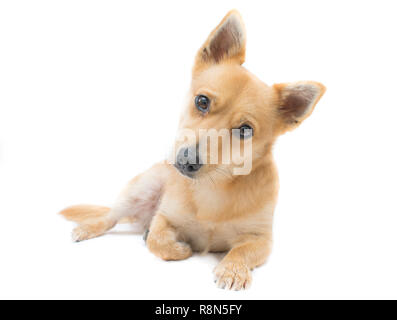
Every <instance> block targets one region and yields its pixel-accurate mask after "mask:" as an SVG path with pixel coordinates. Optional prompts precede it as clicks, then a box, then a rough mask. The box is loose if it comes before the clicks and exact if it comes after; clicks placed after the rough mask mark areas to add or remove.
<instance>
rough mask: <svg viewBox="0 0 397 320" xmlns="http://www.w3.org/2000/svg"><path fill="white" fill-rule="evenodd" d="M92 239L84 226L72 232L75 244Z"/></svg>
mask: <svg viewBox="0 0 397 320" xmlns="http://www.w3.org/2000/svg"><path fill="white" fill-rule="evenodd" d="M87 239H90V236H89V232H88V230H86V229H85V228H84V226H78V227H76V228H74V230H73V231H72V240H73V241H74V242H80V241H83V240H87Z"/></svg>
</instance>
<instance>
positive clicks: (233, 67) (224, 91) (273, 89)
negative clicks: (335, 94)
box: [174, 11, 325, 180]
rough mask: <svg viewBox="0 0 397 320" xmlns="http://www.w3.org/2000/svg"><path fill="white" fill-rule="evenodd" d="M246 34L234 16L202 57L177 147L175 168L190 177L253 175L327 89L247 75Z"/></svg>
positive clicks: (215, 33)
mask: <svg viewBox="0 0 397 320" xmlns="http://www.w3.org/2000/svg"><path fill="white" fill-rule="evenodd" d="M245 45H246V33H245V28H244V24H243V21H242V19H241V17H240V15H239V13H238V12H237V11H231V12H229V13H228V14H227V15H226V17H225V18H224V19H223V20H222V21H221V23H220V24H219V25H218V26H217V27H216V28H215V30H214V31H212V32H211V34H210V35H209V37H208V39H207V40H206V41H205V43H204V44H203V46H202V47H201V48H200V50H199V51H198V53H197V56H196V59H195V64H194V67H193V78H192V83H191V89H190V91H189V96H188V101H189V102H188V104H187V106H186V109H185V110H184V112H183V114H182V117H181V120H180V135H179V137H178V139H177V142H176V143H175V162H174V163H175V167H176V168H177V169H178V170H179V171H180V172H181V173H182V174H183V175H185V176H188V177H190V178H198V179H199V178H200V177H205V176H206V177H209V178H210V179H211V180H215V179H217V180H219V179H229V178H232V177H233V176H234V175H241V174H249V173H250V172H251V170H252V169H253V168H255V167H256V166H258V165H260V164H261V163H262V161H263V159H264V158H265V157H266V155H267V154H270V149H271V146H272V144H273V142H274V140H275V139H276V138H277V136H279V135H280V134H283V133H284V132H286V131H288V130H291V129H293V128H295V127H297V126H298V125H299V124H300V123H301V122H302V121H303V120H304V119H306V118H307V117H308V116H309V115H310V114H311V113H312V111H313V109H314V107H315V105H316V103H317V102H318V101H319V99H320V98H321V96H322V95H323V93H324V91H325V87H324V86H323V85H322V84H320V83H318V82H312V81H301V82H296V83H283V84H275V85H273V86H268V85H266V84H265V83H263V82H262V81H260V80H259V79H258V78H257V77H255V76H254V75H253V74H251V73H250V72H249V71H248V70H246V69H245V68H244V67H243V66H242V64H243V62H244V59H245Z"/></svg>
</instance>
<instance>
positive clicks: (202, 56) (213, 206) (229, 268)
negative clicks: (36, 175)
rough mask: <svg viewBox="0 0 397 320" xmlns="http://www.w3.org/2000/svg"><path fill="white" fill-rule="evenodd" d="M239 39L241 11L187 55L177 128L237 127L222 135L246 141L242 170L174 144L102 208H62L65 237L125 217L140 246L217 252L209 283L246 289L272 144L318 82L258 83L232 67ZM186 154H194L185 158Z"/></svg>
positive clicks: (169, 256) (268, 199)
mask: <svg viewBox="0 0 397 320" xmlns="http://www.w3.org/2000/svg"><path fill="white" fill-rule="evenodd" d="M245 44H246V34H245V29H244V25H243V22H242V20H241V17H240V15H239V14H238V12H236V11H231V12H229V13H228V14H227V15H226V17H225V18H224V19H223V20H222V22H221V23H220V24H219V25H218V26H217V27H216V29H215V30H214V31H213V32H212V33H211V34H210V35H209V37H208V39H207V41H206V42H205V43H204V45H203V46H202V47H201V49H200V50H199V52H198V54H197V56H196V59H195V64H194V68H193V78H192V84H191V89H190V92H189V103H188V104H187V106H186V110H185V111H184V112H183V115H182V118H181V121H180V128H181V129H191V130H192V131H194V132H197V131H198V130H199V129H216V130H221V129H227V130H229V131H231V130H232V129H237V130H238V132H239V134H237V135H236V134H235V133H233V134H232V135H231V140H232V141H234V142H236V141H239V143H240V144H242V143H243V142H245V141H250V142H251V146H252V152H251V153H250V154H249V155H247V156H246V160H247V159H248V160H249V161H251V163H252V169H251V171H250V172H249V174H245V175H244V174H243V175H235V174H234V173H233V172H234V171H233V170H234V169H235V168H236V167H238V165H237V164H234V163H226V164H225V163H218V164H216V163H215V164H214V163H210V164H202V162H203V161H199V160H200V158H202V157H206V156H204V155H203V154H202V150H201V149H200V150H199V149H198V146H199V145H200V144H201V143H202V140H200V139H197V140H196V142H195V143H194V144H186V142H183V141H182V142H181V141H179V142H177V143H176V153H177V156H176V161H175V164H174V165H172V164H170V163H169V162H167V161H164V162H162V163H158V164H156V165H154V166H153V167H152V168H151V169H149V170H148V171H146V172H144V173H143V174H141V175H139V176H137V177H136V178H134V179H133V180H132V181H131V182H130V183H129V184H128V186H127V187H126V188H125V190H124V191H123V192H122V194H121V196H120V197H119V199H118V200H117V201H116V203H115V205H114V206H113V207H112V208H106V207H99V206H85V205H83V206H73V207H70V208H67V209H65V210H64V211H62V212H61V214H62V215H64V216H65V217H66V218H67V219H69V220H72V221H75V222H78V223H79V226H78V227H77V228H76V229H74V231H73V239H74V240H75V241H81V240H86V239H90V238H94V237H98V236H100V235H103V234H104V233H105V232H106V231H107V230H109V229H111V228H112V227H113V226H115V225H116V224H117V223H118V222H120V221H121V220H126V219H129V220H130V221H132V222H134V223H139V224H140V225H141V226H142V227H143V230H144V229H147V228H149V230H150V231H149V234H148V237H147V246H148V248H149V250H150V251H151V252H153V253H154V254H155V255H156V256H158V257H160V258H162V259H164V260H182V259H186V258H188V257H190V256H191V255H192V251H200V252H206V251H211V252H221V251H227V254H226V256H225V257H224V258H223V260H222V261H221V262H220V263H219V265H218V266H217V267H216V268H215V271H214V273H215V276H216V281H217V284H218V286H219V287H221V288H228V289H235V290H239V289H243V288H247V287H248V286H249V285H250V283H251V270H252V269H253V268H255V267H257V266H259V265H261V264H263V263H264V262H265V261H266V259H267V257H268V256H269V254H270V251H271V247H272V220H273V211H274V208H275V205H276V200H277V193H278V177H277V171H276V167H275V165H274V162H273V158H272V146H273V144H274V142H275V140H276V138H277V137H278V136H279V135H281V134H283V133H284V132H286V131H288V130H291V129H293V128H295V127H297V126H298V125H299V124H300V123H301V122H302V121H303V120H304V119H306V118H307V117H308V116H309V115H310V114H311V113H312V111H313V109H314V107H315V105H316V103H317V102H318V101H319V99H320V98H321V96H322V95H323V93H324V92H325V87H324V86H323V85H322V84H320V83H318V82H311V81H302V82H297V83H287V84H276V85H273V86H272V87H269V86H267V85H266V84H264V83H263V82H261V81H260V80H259V79H258V78H256V77H255V76H254V75H252V74H251V73H250V72H249V71H247V70H246V69H245V68H244V67H242V66H241V65H242V63H243V62H244V59H245ZM235 131H236V130H233V132H235ZM230 143H231V142H230ZM225 145H226V142H225V143H222V145H219V146H218V148H217V149H216V150H218V151H219V150H221V149H220V148H221V147H224V146H225ZM192 150H196V151H198V152H197V154H196V155H194V157H193V158H192V157H191V154H194V153H191V151H192ZM233 152H235V151H233V150H232V151H231V153H233ZM183 156H185V157H183ZM194 160H197V161H196V162H195V161H194Z"/></svg>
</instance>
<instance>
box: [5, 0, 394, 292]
mask: <svg viewBox="0 0 397 320" xmlns="http://www.w3.org/2000/svg"><path fill="white" fill-rule="evenodd" d="M232 8H237V9H238V10H239V11H240V12H241V14H242V16H243V18H244V20H245V23H246V28H247V32H248V43H247V59H246V61H247V62H246V64H245V66H246V67H247V68H248V69H249V70H251V71H252V72H254V73H255V74H256V75H257V76H258V77H260V78H261V79H263V81H265V82H266V83H268V84H272V83H275V82H285V81H296V80H317V81H320V82H322V83H324V84H325V85H326V86H327V88H328V90H327V93H326V94H325V95H324V97H323V98H322V100H321V101H320V103H319V104H318V106H317V107H316V110H315V111H314V113H313V115H312V116H311V117H310V118H309V119H308V120H307V121H306V122H305V123H304V124H303V125H302V126H301V127H300V128H299V129H297V130H296V131H294V132H292V133H288V134H287V135H285V136H283V137H281V138H280V139H279V141H278V143H277V145H276V146H275V157H276V160H277V164H278V168H279V172H280V183H281V190H280V197H279V203H278V207H277V209H276V213H275V224H274V237H275V238H274V250H273V254H272V256H271V258H270V260H269V261H268V263H267V264H266V265H265V266H263V267H260V268H259V269H257V270H255V272H254V274H253V276H254V281H253V285H252V287H251V289H250V290H248V291H245V292H228V291H224V290H220V289H217V288H216V287H215V285H214V283H213V276H212V269H213V268H214V267H215V265H216V263H217V262H218V261H219V259H220V256H216V255H211V254H209V255H207V256H200V255H196V256H194V257H193V258H191V259H189V260H187V261H182V262H172V263H167V262H163V261H161V260H159V259H157V258H155V257H154V256H153V255H152V254H151V253H149V252H148V250H147V249H146V247H145V246H144V243H143V241H142V238H141V236H140V235H133V234H132V233H131V232H130V231H129V227H127V226H122V227H119V228H118V229H116V230H115V232H111V234H109V235H106V236H104V237H101V238H98V239H94V240H90V241H87V242H82V243H78V244H75V243H72V242H71V240H70V232H71V229H72V224H70V223H68V222H66V221H64V220H62V219H61V217H59V216H58V215H57V214H56V213H57V212H58V211H59V210H60V209H62V208H63V207H65V206H68V205H71V204H78V203H92V204H104V205H109V204H111V203H112V202H113V200H114V198H115V197H116V196H117V194H118V193H119V191H120V190H121V188H122V187H123V186H124V184H125V183H126V182H127V181H128V180H129V179H130V178H132V177H133V176H134V175H136V174H138V173H139V172H141V171H142V170H144V169H145V168H147V167H149V166H150V165H151V164H152V163H154V162H156V161H157V160H160V159H161V158H162V157H163V156H164V155H165V153H166V151H167V146H169V145H170V143H171V142H172V141H173V138H174V134H175V131H176V125H177V121H178V117H179V113H180V110H181V107H182V105H183V101H184V97H185V94H186V90H187V88H188V86H189V81H190V71H191V67H192V62H193V58H194V55H195V53H196V50H197V49H198V48H199V47H200V46H201V44H202V42H203V41H204V40H205V39H206V37H207V35H208V33H209V32H210V31H211V30H212V28H213V27H215V26H216V25H217V24H218V22H219V21H220V20H221V19H222V17H223V16H224V15H225V14H226V12H227V11H228V10H230V9H232ZM395 13H396V7H395V3H394V1H335V0H334V1H304V0H303V1H270V0H267V1H256V2H254V1H230V0H228V1H203V0H201V1H180V2H173V1H158V2H154V1H140V2H135V1H134V2H132V1H97V0H96V1H82V0H78V1H2V2H1V3H0V215H1V216H0V226H1V229H0V298H122V299H124V298H127V299H137V298H139V299H145V298H154V299H164V298H168V299H173V298H176V299H177V298H185V299H190V298H208V299H212V298H218V299H232V298H239V299H240V298H241V299H248V298H254V299H265V298H303V299H306V298H319V299H322V298H342V299H343V298H397V256H396V254H397V250H396V245H397V232H396V227H397V215H396V214H397V205H396V184H397V182H396V181H397V173H396V165H397V152H396V133H397V129H396V121H397V105H396V100H397V95H396V85H397V84H396V74H397V67H396V57H397V48H396V30H397V21H396V17H395Z"/></svg>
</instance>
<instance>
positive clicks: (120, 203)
mask: <svg viewBox="0 0 397 320" xmlns="http://www.w3.org/2000/svg"><path fill="white" fill-rule="evenodd" d="M167 171H168V167H167V166H166V165H165V164H157V165H155V166H153V167H152V168H151V169H149V170H147V171H146V172H144V173H142V174H141V175H139V176H137V177H135V178H134V179H132V180H131V182H130V183H129V184H128V185H127V187H126V188H125V189H124V190H123V192H122V193H121V195H120V196H119V197H118V199H117V200H116V202H115V204H114V206H113V207H112V208H111V209H110V210H109V211H108V213H106V214H104V215H103V216H101V217H95V218H92V219H90V218H89V219H85V220H84V221H81V224H80V225H79V226H77V227H76V228H75V229H74V230H73V233H72V239H73V240H74V241H76V242H78V241H83V240H88V239H91V238H95V237H98V236H101V235H103V234H104V233H105V232H106V231H108V230H110V229H111V228H113V227H114V226H115V225H116V224H117V223H118V222H119V221H120V220H121V219H123V218H130V219H131V220H133V221H134V222H135V223H136V224H137V225H138V226H139V227H140V228H141V229H142V231H144V230H145V229H147V228H148V227H149V224H150V222H151V220H152V218H153V216H154V213H155V211H156V209H157V207H158V204H159V201H160V199H161V195H162V189H163V184H164V181H165V179H166V176H167ZM72 220H73V219H72Z"/></svg>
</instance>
